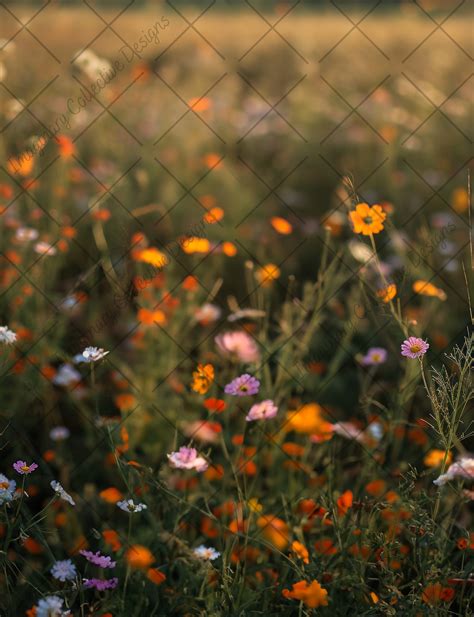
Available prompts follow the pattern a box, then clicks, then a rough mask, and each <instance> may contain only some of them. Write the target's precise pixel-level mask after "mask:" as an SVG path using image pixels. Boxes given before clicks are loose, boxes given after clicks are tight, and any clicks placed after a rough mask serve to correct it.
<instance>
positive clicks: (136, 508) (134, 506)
mask: <svg viewBox="0 0 474 617" xmlns="http://www.w3.org/2000/svg"><path fill="white" fill-rule="evenodd" d="M117 505H118V507H119V508H120V509H121V510H123V511H124V512H130V513H132V512H141V511H142V510H146V508H147V506H146V505H145V504H144V503H134V501H133V499H127V500H123V501H117Z"/></svg>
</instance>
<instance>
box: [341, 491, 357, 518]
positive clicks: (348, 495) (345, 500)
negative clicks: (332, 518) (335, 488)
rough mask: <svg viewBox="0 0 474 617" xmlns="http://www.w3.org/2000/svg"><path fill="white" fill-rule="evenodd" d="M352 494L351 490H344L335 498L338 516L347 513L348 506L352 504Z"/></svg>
mask: <svg viewBox="0 0 474 617" xmlns="http://www.w3.org/2000/svg"><path fill="white" fill-rule="evenodd" d="M353 500H354V496H353V494H352V491H345V492H344V493H342V495H341V496H340V497H339V499H338V500H337V512H338V514H339V516H344V515H345V514H347V512H348V510H349V508H350V507H351V506H352V502H353Z"/></svg>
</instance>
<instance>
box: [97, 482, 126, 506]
mask: <svg viewBox="0 0 474 617" xmlns="http://www.w3.org/2000/svg"><path fill="white" fill-rule="evenodd" d="M99 497H100V498H101V499H103V500H104V501H106V502H107V503H117V501H120V499H122V497H123V495H122V493H121V492H120V491H119V490H118V488H114V487H113V486H111V487H110V488H106V489H104V490H103V491H100V493H99Z"/></svg>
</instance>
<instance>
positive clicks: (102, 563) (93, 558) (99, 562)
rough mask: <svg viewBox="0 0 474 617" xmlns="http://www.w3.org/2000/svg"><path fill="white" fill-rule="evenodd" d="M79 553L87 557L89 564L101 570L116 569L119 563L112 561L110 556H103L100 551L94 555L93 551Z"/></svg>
mask: <svg viewBox="0 0 474 617" xmlns="http://www.w3.org/2000/svg"><path fill="white" fill-rule="evenodd" d="M79 553H80V554H81V555H82V556H83V557H85V558H86V559H87V561H88V562H89V563H92V564H94V565H95V566H98V567H99V568H115V566H116V563H117V562H115V561H112V559H111V558H110V557H109V556H108V555H102V554H101V552H100V551H97V552H96V553H93V552H92V551H86V550H81V551H79Z"/></svg>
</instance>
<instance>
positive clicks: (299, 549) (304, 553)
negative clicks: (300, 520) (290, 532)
mask: <svg viewBox="0 0 474 617" xmlns="http://www.w3.org/2000/svg"><path fill="white" fill-rule="evenodd" d="M291 551H292V553H294V554H295V555H296V556H297V557H299V558H300V559H302V560H303V563H309V553H308V549H307V548H306V546H305V545H304V544H302V543H301V542H298V540H295V541H294V542H293V543H292V545H291Z"/></svg>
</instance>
